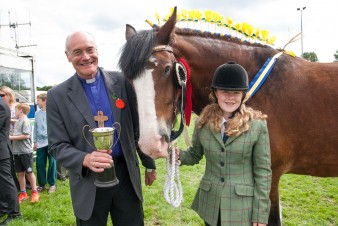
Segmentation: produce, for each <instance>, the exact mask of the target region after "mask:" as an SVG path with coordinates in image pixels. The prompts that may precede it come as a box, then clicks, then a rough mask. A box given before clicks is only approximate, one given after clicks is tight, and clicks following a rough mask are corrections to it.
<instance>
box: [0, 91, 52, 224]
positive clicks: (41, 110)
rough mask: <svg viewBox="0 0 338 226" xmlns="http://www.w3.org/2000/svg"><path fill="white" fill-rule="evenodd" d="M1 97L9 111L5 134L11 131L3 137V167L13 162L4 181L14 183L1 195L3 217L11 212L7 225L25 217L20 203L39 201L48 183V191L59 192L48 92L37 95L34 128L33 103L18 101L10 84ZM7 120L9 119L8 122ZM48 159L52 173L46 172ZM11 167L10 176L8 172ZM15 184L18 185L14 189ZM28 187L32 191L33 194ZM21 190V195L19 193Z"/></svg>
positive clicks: (3, 128) (3, 119)
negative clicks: (49, 129)
mask: <svg viewBox="0 0 338 226" xmlns="http://www.w3.org/2000/svg"><path fill="white" fill-rule="evenodd" d="M0 97H1V100H0V103H1V106H2V107H4V110H5V111H3V112H1V133H2V134H3V135H5V134H8V135H6V137H1V145H2V146H1V151H0V161H1V162H2V161H3V164H1V166H7V164H8V163H9V165H8V167H6V169H3V170H5V171H6V172H5V171H4V172H3V171H1V173H0V174H1V175H0V181H1V184H5V185H8V186H9V185H10V188H9V187H7V186H5V187H4V188H3V190H1V195H0V197H1V199H0V202H1V206H0V217H2V216H3V215H7V218H6V219H5V220H4V221H3V222H1V223H0V225H6V224H7V223H8V222H9V221H11V220H13V219H14V218H17V217H20V216H21V215H20V210H19V209H20V208H19V205H18V204H20V203H22V202H23V201H25V200H28V199H29V198H30V202H31V203H35V202H39V200H40V195H39V193H40V192H43V191H44V189H45V185H46V183H47V182H48V183H49V185H50V187H49V190H48V193H54V192H55V191H56V175H57V173H56V163H55V159H54V157H52V156H51V155H50V154H49V152H48V137H47V120H46V101H47V94H46V93H42V94H39V95H38V96H37V107H38V110H37V111H36V112H35V117H34V118H35V122H34V129H32V123H31V121H30V119H28V117H27V115H28V113H29V112H30V106H29V105H28V104H27V103H18V102H17V101H16V99H15V93H14V92H13V90H12V89H11V88H10V87H7V86H1V87H0ZM6 120H8V125H7V121H6ZM7 129H8V131H7ZM2 138H3V139H2ZM33 150H34V151H36V159H35V163H36V164H35V166H36V173H37V180H36V177H35V173H34V153H33ZM4 157H6V158H5V159H2V158H4ZM47 161H48V173H46V166H47ZM1 169H2V168H1ZM7 170H9V171H8V172H9V173H10V175H8V174H7V173H8V172H7ZM12 185H14V186H15V188H14V189H13V187H12ZM5 190H6V192H5ZM8 190H11V192H12V193H11V195H8V194H7V192H8ZM27 190H31V192H30V197H29V193H28V192H27ZM2 191H3V192H2ZM17 192H18V193H19V194H18V195H16V194H17ZM13 194H15V196H17V197H16V199H15V200H13V197H14V195H13Z"/></svg>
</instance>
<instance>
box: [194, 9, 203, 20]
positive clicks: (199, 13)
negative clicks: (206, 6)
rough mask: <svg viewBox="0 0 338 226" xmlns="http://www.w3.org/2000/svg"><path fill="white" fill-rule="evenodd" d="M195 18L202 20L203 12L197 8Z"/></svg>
mask: <svg viewBox="0 0 338 226" xmlns="http://www.w3.org/2000/svg"><path fill="white" fill-rule="evenodd" d="M195 16H196V20H202V16H203V14H202V13H201V11H199V10H195Z"/></svg>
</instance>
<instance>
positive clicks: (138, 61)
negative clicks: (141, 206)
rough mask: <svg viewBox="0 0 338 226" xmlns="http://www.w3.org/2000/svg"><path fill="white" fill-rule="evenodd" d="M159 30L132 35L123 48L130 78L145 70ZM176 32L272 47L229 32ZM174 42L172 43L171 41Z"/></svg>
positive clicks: (122, 63) (122, 64) (123, 63)
mask: <svg viewBox="0 0 338 226" xmlns="http://www.w3.org/2000/svg"><path fill="white" fill-rule="evenodd" d="M158 30H159V27H158V26H156V25H155V26H154V27H153V29H151V30H142V31H139V32H137V33H136V34H135V35H134V36H132V37H131V38H130V39H129V40H128V41H127V42H126V44H125V45H124V46H123V48H122V50H121V56H120V60H119V67H120V68H121V70H122V72H123V74H124V75H125V76H126V77H127V78H128V79H130V80H134V79H135V78H137V77H138V76H139V75H140V74H142V72H143V71H144V69H145V67H146V64H147V62H148V60H149V58H150V56H151V54H152V50H153V48H154V46H155V45H156V36H155V34H156V32H157V31H158ZM175 33H176V34H177V35H182V36H199V37H211V38H214V39H219V40H225V41H230V42H234V43H237V44H239V45H249V46H254V47H261V48H271V49H272V47H270V46H268V45H263V44H260V43H251V42H249V41H246V40H244V41H243V40H241V39H239V38H237V37H234V36H230V35H228V34H220V33H212V32H206V31H200V30H194V29H190V28H179V27H176V28H175ZM169 44H172V43H169Z"/></svg>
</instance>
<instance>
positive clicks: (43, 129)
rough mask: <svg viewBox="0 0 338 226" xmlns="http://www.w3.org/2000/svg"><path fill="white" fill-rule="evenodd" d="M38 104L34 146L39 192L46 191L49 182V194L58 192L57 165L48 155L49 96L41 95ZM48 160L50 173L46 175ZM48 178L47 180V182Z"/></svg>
mask: <svg viewBox="0 0 338 226" xmlns="http://www.w3.org/2000/svg"><path fill="white" fill-rule="evenodd" d="M36 99H37V100H36V102H37V105H38V107H39V108H40V109H39V110H37V111H36V112H35V124H34V133H33V134H34V136H33V138H34V146H33V149H34V151H36V172H37V177H38V184H39V187H38V188H37V190H38V192H42V191H43V190H45V186H46V183H47V182H48V184H49V185H50V186H49V190H48V193H54V192H55V191H56V186H55V183H56V163H55V159H54V158H53V156H51V155H50V154H49V153H48V137H47V118H46V101H47V94H46V93H41V94H39V95H38V96H37V98H36ZM47 159H48V171H47V173H46V166H47ZM46 178H47V180H46Z"/></svg>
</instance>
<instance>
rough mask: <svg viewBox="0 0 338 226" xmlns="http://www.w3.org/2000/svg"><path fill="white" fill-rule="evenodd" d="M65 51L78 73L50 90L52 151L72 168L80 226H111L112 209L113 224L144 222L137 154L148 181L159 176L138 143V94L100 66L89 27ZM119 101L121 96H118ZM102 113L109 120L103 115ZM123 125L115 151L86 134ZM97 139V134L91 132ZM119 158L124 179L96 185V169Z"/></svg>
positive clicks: (73, 37) (119, 173)
mask: <svg viewBox="0 0 338 226" xmlns="http://www.w3.org/2000/svg"><path fill="white" fill-rule="evenodd" d="M65 54H66V57H67V59H68V61H69V62H70V63H72V65H73V67H74V69H75V71H76V73H75V74H74V75H73V76H72V77H70V78H69V79H68V80H66V81H65V82H63V83H61V84H59V85H57V86H55V87H53V88H52V89H50V90H49V91H48V101H47V125H48V128H47V129H48V141H49V151H50V153H51V154H52V155H53V156H54V157H55V158H56V161H57V162H59V163H60V164H61V165H62V166H64V167H65V168H66V169H67V170H68V174H69V181H70V190H71V197H72V204H73V209H74V213H75V216H76V224H77V225H97V226H106V225H107V219H108V215H109V213H110V216H111V221H112V224H113V225H114V226H125V225H128V226H138V225H144V214H143V207H142V201H143V197H142V186H141V175H140V168H139V160H138V158H137V155H136V152H137V153H138V155H139V157H140V159H141V162H142V165H143V166H145V167H146V170H145V180H146V185H151V184H152V183H153V182H154V180H155V178H156V171H155V169H156V166H155V162H154V160H153V159H151V158H150V157H148V156H146V155H144V154H143V153H142V152H141V151H140V149H139V147H138V145H137V140H138V134H139V131H138V113H137V102H136V94H135V92H134V90H133V87H132V85H131V83H130V82H129V81H127V80H126V79H125V77H124V76H122V75H121V73H119V72H112V71H106V70H103V69H101V68H99V67H98V60H99V59H98V56H99V54H98V50H97V45H96V41H95V39H94V37H93V35H91V34H90V33H88V32H75V33H72V34H70V35H69V36H68V37H67V39H66V49H65ZM117 100H118V101H117ZM98 115H101V116H102V117H100V118H104V120H98V118H97V116H98ZM115 122H118V123H119V124H120V125H121V132H120V135H119V139H117V138H118V134H117V133H115V139H114V140H115V141H116V144H115V145H114V147H113V150H112V151H111V150H93V148H92V147H91V146H90V145H88V143H87V141H86V139H87V138H85V137H84V135H83V133H82V131H83V128H84V126H86V125H89V126H90V127H91V128H96V127H112V126H113V125H114V123H115ZM87 136H88V139H89V140H91V141H92V139H93V138H92V135H91V134H89V133H87ZM113 162H114V165H115V171H116V176H117V178H118V180H119V184H117V185H115V186H113V187H107V188H102V187H96V186H95V184H94V180H95V175H96V173H100V172H103V171H104V170H105V168H110V167H111V164H112V163H113Z"/></svg>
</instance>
